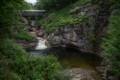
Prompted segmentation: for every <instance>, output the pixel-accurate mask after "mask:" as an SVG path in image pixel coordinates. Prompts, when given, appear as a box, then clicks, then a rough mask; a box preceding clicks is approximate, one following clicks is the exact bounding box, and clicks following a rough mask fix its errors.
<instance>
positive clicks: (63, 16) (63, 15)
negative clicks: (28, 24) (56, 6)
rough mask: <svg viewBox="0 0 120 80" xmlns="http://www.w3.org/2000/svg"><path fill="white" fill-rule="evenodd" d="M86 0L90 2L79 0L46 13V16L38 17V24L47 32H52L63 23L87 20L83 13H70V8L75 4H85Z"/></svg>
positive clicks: (70, 23)
mask: <svg viewBox="0 0 120 80" xmlns="http://www.w3.org/2000/svg"><path fill="white" fill-rule="evenodd" d="M87 2H90V0H79V1H77V2H75V3H74V4H71V5H69V6H67V7H64V8H63V9H60V10H57V11H54V12H51V13H48V17H46V18H43V19H40V21H38V24H40V25H42V26H43V27H44V28H45V29H46V31H47V32H52V31H53V30H55V29H57V28H59V27H62V26H65V25H73V24H80V23H81V22H83V21H85V20H87V18H88V17H87V16H84V15H82V16H75V15H72V14H71V10H72V9H74V8H76V7H77V6H80V5H83V4H86V3H87Z"/></svg>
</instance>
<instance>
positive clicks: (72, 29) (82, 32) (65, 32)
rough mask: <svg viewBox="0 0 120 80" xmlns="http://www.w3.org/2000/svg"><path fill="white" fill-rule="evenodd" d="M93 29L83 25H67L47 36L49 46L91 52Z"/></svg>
mask: <svg viewBox="0 0 120 80" xmlns="http://www.w3.org/2000/svg"><path fill="white" fill-rule="evenodd" d="M92 31H93V28H92V27H87V24H85V25H72V26H71V25H69V26H66V27H64V28H60V29H59V30H56V31H55V32H54V33H52V34H51V35H49V37H48V40H49V43H50V45H51V46H52V47H53V46H62V47H73V46H75V47H76V48H78V49H80V50H81V51H83V52H92V48H93V46H92V39H93V33H92Z"/></svg>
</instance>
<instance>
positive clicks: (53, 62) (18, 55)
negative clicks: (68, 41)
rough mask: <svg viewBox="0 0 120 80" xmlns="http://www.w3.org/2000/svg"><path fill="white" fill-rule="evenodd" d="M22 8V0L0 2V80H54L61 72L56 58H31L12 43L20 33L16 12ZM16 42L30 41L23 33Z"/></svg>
mask: <svg viewBox="0 0 120 80" xmlns="http://www.w3.org/2000/svg"><path fill="white" fill-rule="evenodd" d="M24 4H25V3H24V0H1V2H0V80H56V78H58V77H57V76H56V74H57V73H58V71H60V70H61V66H60V64H59V63H58V62H57V59H56V58H54V57H51V56H48V57H33V56H30V55H29V54H28V53H26V52H25V51H24V50H23V49H22V47H20V46H18V45H17V44H16V43H15V42H14V39H12V38H13V33H14V32H16V30H17V29H18V30H19V29H21V27H20V26H19V25H18V23H19V11H18V10H22V9H24V7H25V6H24ZM18 30H17V31H18ZM20 31H21V30H20ZM18 33H19V32H18ZM17 38H21V39H26V40H28V39H29V37H28V36H26V33H21V34H19V36H17ZM60 80H62V79H60Z"/></svg>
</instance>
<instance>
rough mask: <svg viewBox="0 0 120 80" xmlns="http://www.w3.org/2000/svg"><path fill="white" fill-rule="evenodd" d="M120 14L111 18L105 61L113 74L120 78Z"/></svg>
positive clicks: (105, 47)
mask: <svg viewBox="0 0 120 80" xmlns="http://www.w3.org/2000/svg"><path fill="white" fill-rule="evenodd" d="M119 23H120V13H117V14H113V15H112V16H111V18H110V24H109V27H108V35H107V37H106V38H105V43H104V53H105V59H106V60H107V61H108V62H109V65H110V67H111V68H110V70H111V71H112V73H113V74H115V75H119V76H120V31H119V30H120V24H119Z"/></svg>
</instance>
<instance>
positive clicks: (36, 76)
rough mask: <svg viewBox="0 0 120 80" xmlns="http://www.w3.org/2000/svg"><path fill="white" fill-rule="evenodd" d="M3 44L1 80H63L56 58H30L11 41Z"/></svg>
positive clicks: (0, 67) (1, 47)
mask: <svg viewBox="0 0 120 80" xmlns="http://www.w3.org/2000/svg"><path fill="white" fill-rule="evenodd" d="M1 43H2V46H0V50H1V51H0V80H46V79H47V80H57V79H58V80H63V77H62V79H61V78H60V77H59V76H58V75H59V72H60V70H62V67H61V66H60V64H59V63H58V61H57V59H56V58H55V57H53V56H41V57H36V56H35V57H33V56H29V55H28V54H27V53H26V52H25V51H24V50H23V49H22V48H21V47H20V46H18V45H17V44H15V43H14V42H13V41H12V40H9V39H5V40H4V41H2V42H1ZM57 74H58V75H57ZM62 75H63V74H62ZM64 78H65V77H64ZM65 80H66V79H65Z"/></svg>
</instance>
